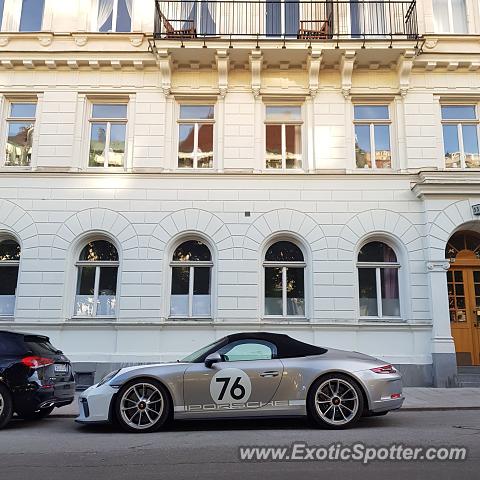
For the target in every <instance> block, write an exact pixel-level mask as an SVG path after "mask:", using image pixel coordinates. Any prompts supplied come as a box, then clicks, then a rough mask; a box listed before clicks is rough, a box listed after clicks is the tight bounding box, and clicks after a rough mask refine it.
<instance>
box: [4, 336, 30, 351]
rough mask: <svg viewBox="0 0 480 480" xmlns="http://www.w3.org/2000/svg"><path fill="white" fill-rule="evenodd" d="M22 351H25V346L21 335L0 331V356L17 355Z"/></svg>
mask: <svg viewBox="0 0 480 480" xmlns="http://www.w3.org/2000/svg"><path fill="white" fill-rule="evenodd" d="M24 353H26V348H25V345H24V344H23V342H22V337H21V336H19V335H10V334H1V333H0V355H1V356H17V355H23V354H24Z"/></svg>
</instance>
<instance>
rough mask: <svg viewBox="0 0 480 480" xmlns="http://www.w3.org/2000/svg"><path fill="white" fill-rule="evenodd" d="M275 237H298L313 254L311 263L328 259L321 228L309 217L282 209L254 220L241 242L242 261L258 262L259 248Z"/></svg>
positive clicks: (296, 211)
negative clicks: (255, 260)
mask: <svg viewBox="0 0 480 480" xmlns="http://www.w3.org/2000/svg"><path fill="white" fill-rule="evenodd" d="M274 236H278V237H279V238H280V237H282V236H283V237H285V236H286V237H288V236H291V237H292V238H295V237H299V238H300V239H302V240H303V243H304V245H305V246H306V247H308V248H309V249H310V251H311V254H312V260H313V261H317V260H327V250H328V245H327V239H326V237H325V233H324V232H323V230H322V228H321V226H320V225H319V224H318V223H317V222H316V221H315V220H314V219H313V218H312V217H311V216H310V215H308V214H306V213H303V212H300V211H298V210H291V209H287V208H282V209H278V210H271V211H269V212H266V213H264V214H263V215H261V216H259V217H257V218H256V219H255V220H254V221H253V222H252V224H251V225H250V226H249V227H248V230H247V232H246V234H245V237H244V239H243V253H242V258H243V259H244V260H254V259H258V258H259V255H260V254H261V253H260V250H261V248H262V245H263V244H264V243H265V241H266V240H267V239H268V238H272V237H274Z"/></svg>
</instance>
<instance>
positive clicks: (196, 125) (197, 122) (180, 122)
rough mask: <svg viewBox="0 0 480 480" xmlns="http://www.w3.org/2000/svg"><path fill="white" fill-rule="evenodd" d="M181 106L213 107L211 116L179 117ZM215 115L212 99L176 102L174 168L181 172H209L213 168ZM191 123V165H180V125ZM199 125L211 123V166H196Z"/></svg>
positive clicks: (214, 103) (214, 104)
mask: <svg viewBox="0 0 480 480" xmlns="http://www.w3.org/2000/svg"><path fill="white" fill-rule="evenodd" d="M182 106H187V107H189V106H209V107H213V118H202V119H198V118H193V117H192V118H188V119H187V118H180V111H181V107H182ZM216 117H217V104H216V102H212V101H203V102H202V101H196V102H189V101H181V102H178V104H177V132H176V134H177V149H176V152H175V156H176V160H175V169H176V170H179V171H181V172H185V171H187V172H188V171H198V172H211V171H212V170H214V169H215V165H216V158H217V155H216V153H217V151H216V130H217V129H216V128H215V123H216ZM189 124H193V125H194V134H193V135H194V138H193V152H192V162H193V166H192V167H180V166H179V164H178V163H179V162H178V154H179V153H180V151H179V150H180V126H181V125H189ZM199 125H212V130H213V132H212V146H213V148H212V153H213V159H212V166H211V167H198V156H197V149H198V131H199Z"/></svg>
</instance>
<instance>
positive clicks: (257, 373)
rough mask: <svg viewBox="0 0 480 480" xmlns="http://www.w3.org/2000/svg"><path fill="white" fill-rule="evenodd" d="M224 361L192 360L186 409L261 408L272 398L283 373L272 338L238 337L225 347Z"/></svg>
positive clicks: (186, 386)
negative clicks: (252, 338)
mask: <svg viewBox="0 0 480 480" xmlns="http://www.w3.org/2000/svg"><path fill="white" fill-rule="evenodd" d="M217 353H219V354H220V355H221V358H222V361H219V362H217V363H213V364H212V365H211V366H210V367H207V366H206V365H205V364H204V363H193V364H192V365H190V366H189V367H188V368H187V369H186V371H185V375H184V398H185V411H187V412H191V413H200V412H209V411H216V412H218V411H227V412H228V411H230V412H231V411H232V410H243V409H250V408H261V407H262V406H264V405H267V404H268V403H269V402H271V401H272V399H273V397H274V395H275V392H276V391H277V388H278V386H279V385H280V382H281V379H282V373H283V365H282V362H281V361H280V360H278V359H276V358H275V356H276V348H275V345H273V344H272V343H270V342H264V341H259V340H248V339H245V340H239V341H237V342H232V343H229V344H228V345H226V346H224V347H222V348H221V349H220V350H218V352H217Z"/></svg>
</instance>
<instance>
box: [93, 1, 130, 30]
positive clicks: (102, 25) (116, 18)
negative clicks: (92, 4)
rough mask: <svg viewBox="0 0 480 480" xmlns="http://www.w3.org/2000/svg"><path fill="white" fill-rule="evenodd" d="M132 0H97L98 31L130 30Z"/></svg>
mask: <svg viewBox="0 0 480 480" xmlns="http://www.w3.org/2000/svg"><path fill="white" fill-rule="evenodd" d="M132 4H133V0H98V16H97V27H98V31H99V32H130V31H131V30H132Z"/></svg>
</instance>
